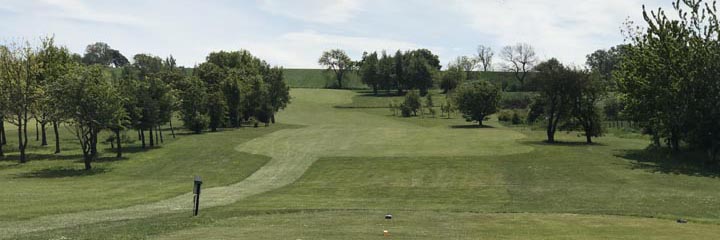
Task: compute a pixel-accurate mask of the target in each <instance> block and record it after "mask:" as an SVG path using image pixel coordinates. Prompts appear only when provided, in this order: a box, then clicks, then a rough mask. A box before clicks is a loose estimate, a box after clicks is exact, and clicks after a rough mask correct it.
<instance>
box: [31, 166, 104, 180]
mask: <svg viewBox="0 0 720 240" xmlns="http://www.w3.org/2000/svg"><path fill="white" fill-rule="evenodd" d="M106 172H108V171H107V170H106V169H105V168H98V167H96V168H93V169H90V170H85V169H80V168H67V167H56V168H47V169H42V170H37V171H33V172H29V173H22V174H19V175H18V177H21V178H64V177H83V176H92V175H96V174H102V173H106Z"/></svg>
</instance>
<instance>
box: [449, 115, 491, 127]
mask: <svg viewBox="0 0 720 240" xmlns="http://www.w3.org/2000/svg"><path fill="white" fill-rule="evenodd" d="M443 119H444V118H443ZM450 128H454V129H475V128H477V129H481V128H495V127H493V126H490V125H482V126H480V125H477V124H473V125H452V126H450Z"/></svg>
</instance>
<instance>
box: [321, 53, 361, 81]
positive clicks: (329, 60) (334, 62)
mask: <svg viewBox="0 0 720 240" xmlns="http://www.w3.org/2000/svg"><path fill="white" fill-rule="evenodd" d="M318 63H319V64H320V66H323V67H326V68H327V69H328V71H333V73H335V79H336V80H337V84H338V88H342V86H343V85H342V83H343V79H344V77H345V74H346V73H347V72H348V71H351V70H353V68H354V65H355V64H354V63H353V61H352V59H350V57H349V56H348V55H347V54H346V53H345V51H343V50H340V49H332V50H330V51H325V52H323V54H322V56H320V59H319V60H318Z"/></svg>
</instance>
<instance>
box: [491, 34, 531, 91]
mask: <svg viewBox="0 0 720 240" xmlns="http://www.w3.org/2000/svg"><path fill="white" fill-rule="evenodd" d="M500 54H501V57H502V58H503V60H505V61H506V62H507V63H508V65H507V66H506V68H507V70H508V71H511V72H513V73H515V79H517V80H518V81H519V82H520V87H523V88H524V87H525V80H527V75H528V72H529V71H530V70H531V69H532V68H533V66H534V65H535V63H536V62H537V57H536V56H535V49H534V48H533V47H532V46H531V45H530V44H527V43H518V44H516V45H514V46H506V47H505V48H503V50H502V52H501V53H500Z"/></svg>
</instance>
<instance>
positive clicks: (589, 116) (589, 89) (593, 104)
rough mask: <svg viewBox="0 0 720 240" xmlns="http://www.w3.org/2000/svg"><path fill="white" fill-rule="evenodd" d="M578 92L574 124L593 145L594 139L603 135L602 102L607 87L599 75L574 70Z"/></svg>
mask: <svg viewBox="0 0 720 240" xmlns="http://www.w3.org/2000/svg"><path fill="white" fill-rule="evenodd" d="M574 71H575V72H574V75H575V76H576V81H577V90H576V92H575V93H574V98H573V102H574V103H573V113H572V115H573V117H574V118H575V119H574V122H575V124H576V125H578V127H579V129H580V130H582V131H583V135H585V141H586V142H587V143H592V138H593V137H600V136H602V134H603V127H602V115H601V112H602V110H601V109H600V108H599V106H598V105H599V103H600V101H601V100H602V99H603V98H604V97H605V91H606V89H607V86H606V85H605V83H604V82H603V80H602V79H601V76H599V74H597V73H596V74H590V73H589V72H587V71H584V70H574Z"/></svg>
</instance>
